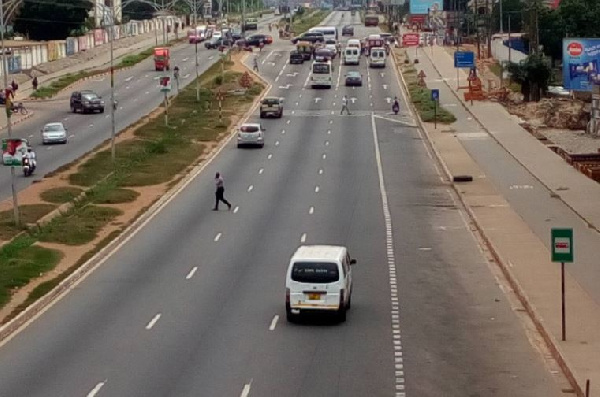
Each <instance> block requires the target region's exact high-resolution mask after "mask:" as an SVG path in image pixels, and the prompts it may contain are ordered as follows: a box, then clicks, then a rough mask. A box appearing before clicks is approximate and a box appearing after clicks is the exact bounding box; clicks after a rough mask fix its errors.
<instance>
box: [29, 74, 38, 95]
mask: <svg viewBox="0 0 600 397" xmlns="http://www.w3.org/2000/svg"><path fill="white" fill-rule="evenodd" d="M31 86H32V87H33V90H34V91H37V88H38V79H37V76H33V81H32V82H31Z"/></svg>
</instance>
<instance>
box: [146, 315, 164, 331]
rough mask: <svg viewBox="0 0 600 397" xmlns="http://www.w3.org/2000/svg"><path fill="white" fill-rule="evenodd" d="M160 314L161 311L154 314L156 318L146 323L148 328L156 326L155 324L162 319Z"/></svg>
mask: <svg viewBox="0 0 600 397" xmlns="http://www.w3.org/2000/svg"><path fill="white" fill-rule="evenodd" d="M160 316H161V314H160V313H158V314H157V315H156V316H154V318H152V320H150V322H149V323H148V325H146V329H147V330H151V329H152V327H154V325H156V322H157V321H158V320H159V319H160Z"/></svg>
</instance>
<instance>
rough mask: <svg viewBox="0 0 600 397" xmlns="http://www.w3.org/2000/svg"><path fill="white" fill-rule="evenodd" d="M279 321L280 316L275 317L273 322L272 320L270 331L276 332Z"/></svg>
mask: <svg viewBox="0 0 600 397" xmlns="http://www.w3.org/2000/svg"><path fill="white" fill-rule="evenodd" d="M277 321H279V315H277V314H276V315H275V317H273V320H271V325H270V326H269V331H273V330H275V327H276V326H277Z"/></svg>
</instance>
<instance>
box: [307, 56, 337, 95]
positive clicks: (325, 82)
mask: <svg viewBox="0 0 600 397" xmlns="http://www.w3.org/2000/svg"><path fill="white" fill-rule="evenodd" d="M310 85H311V87H312V88H315V87H327V88H331V86H332V85H333V67H332V65H331V61H326V62H319V61H314V62H313V64H312V66H311V74H310Z"/></svg>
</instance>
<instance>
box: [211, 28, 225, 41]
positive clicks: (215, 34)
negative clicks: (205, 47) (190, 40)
mask: <svg viewBox="0 0 600 397" xmlns="http://www.w3.org/2000/svg"><path fill="white" fill-rule="evenodd" d="M212 37H213V38H216V39H218V38H219V37H223V33H221V32H220V31H218V30H217V31H214V32H213V34H212Z"/></svg>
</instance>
